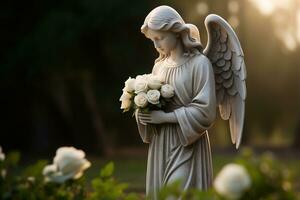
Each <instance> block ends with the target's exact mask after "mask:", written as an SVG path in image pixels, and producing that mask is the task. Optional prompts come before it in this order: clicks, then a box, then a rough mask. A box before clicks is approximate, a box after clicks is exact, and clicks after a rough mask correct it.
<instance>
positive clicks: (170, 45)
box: [147, 29, 178, 54]
mask: <svg viewBox="0 0 300 200" xmlns="http://www.w3.org/2000/svg"><path fill="white" fill-rule="evenodd" d="M147 37H148V38H149V39H151V40H152V42H153V43H154V47H155V49H156V50H157V51H158V52H159V53H162V54H170V53H171V51H173V50H174V49H175V48H176V47H177V44H178V37H176V34H175V33H173V32H170V31H156V30H152V29H148V30H147Z"/></svg>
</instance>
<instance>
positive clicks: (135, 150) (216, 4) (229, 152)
mask: <svg viewBox="0 0 300 200" xmlns="http://www.w3.org/2000/svg"><path fill="white" fill-rule="evenodd" d="M162 4H164V5H169V6H172V7H174V8H175V9H176V10H177V11H178V12H179V13H180V14H181V15H182V17H183V18H184V19H185V21H186V22H188V23H193V24H195V25H197V26H198V28H199V29H200V33H201V39H202V42H203V43H204V44H206V39H207V36H206V34H207V33H206V30H205V27H204V19H205V17H206V15H207V14H209V13H216V14H219V15H221V16H222V17H223V18H225V19H227V20H228V21H229V23H231V25H232V26H233V27H234V29H235V30H236V32H237V35H238V37H239V39H240V41H241V45H242V47H243V50H244V54H245V62H246V67H247V75H248V77H247V82H246V83H247V93H248V94H247V95H248V96H247V99H246V116H245V126H244V136H243V141H242V145H241V146H242V147H243V146H247V147H250V148H252V149H253V150H254V151H255V152H256V153H257V154H260V153H261V152H264V151H271V152H273V153H274V154H275V155H276V156H278V159H279V160H280V162H282V164H284V165H285V166H286V167H289V168H291V169H292V170H293V171H294V172H295V178H296V180H297V181H296V184H295V187H296V188H298V190H300V173H299V170H297V169H298V168H299V167H300V160H299V159H298V158H299V156H300V92H299V91H300V90H299V88H300V81H299V78H300V67H299V63H300V58H299V53H300V1H299V0H286V1H284V2H283V1H280V0H261V1H259V0H239V1H238V0H201V1H200V0H197V1H196V0H190V1H182V0H174V1H167V0H162V1H152V0H143V1H138V0H132V1H124V0H111V1H99V0H85V1H80V0H72V1H71V0H62V1H55V0H51V1H50V0H44V1H33V0H28V1H16V0H11V1H5V2H1V6H0V9H1V11H0V16H1V23H2V29H1V33H0V34H1V37H0V40H1V44H2V48H1V53H0V56H1V59H0V92H1V98H0V111H1V112H0V115H1V121H0V145H1V146H2V148H3V151H5V152H9V151H11V150H18V151H20V152H21V154H22V160H21V165H22V166H23V165H24V166H25V165H27V164H29V163H31V162H33V161H34V160H36V159H40V158H46V159H49V160H50V159H52V157H53V156H54V155H55V150H56V149H57V148H58V147H61V146H75V147H76V148H79V149H83V150H84V151H85V152H86V154H87V157H88V158H89V160H91V162H92V167H91V168H90V169H89V170H88V171H87V177H88V178H89V177H93V176H94V175H95V174H96V173H98V171H99V168H100V166H103V164H104V163H106V162H107V161H109V160H113V161H115V166H116V177H117V178H119V179H120V180H122V181H126V182H129V183H130V184H131V189H132V190H134V191H144V187H145V172H146V158H147V145H146V144H143V143H142V141H141V139H140V137H139V135H138V132H137V127H136V124H135V120H134V118H132V116H131V113H130V114H127V113H126V114H122V111H121V110H120V102H119V97H120V95H121V94H122V88H123V85H124V81H125V80H126V79H127V78H128V77H129V76H132V77H134V76H136V75H138V74H144V73H149V72H150V71H151V69H152V66H153V62H154V59H155V58H156V57H157V53H156V52H155V50H154V48H153V44H152V42H151V41H149V40H148V39H146V38H145V37H144V35H143V34H141V33H140V27H141V25H142V23H143V20H144V18H145V16H146V15H147V14H148V13H149V12H150V10H152V9H153V8H154V7H156V6H158V5H162ZM210 138H211V142H212V151H213V158H214V168H215V172H217V171H218V170H219V169H220V167H221V166H222V165H224V164H225V163H227V162H231V161H232V160H233V159H234V157H235V156H236V155H237V153H236V150H235V149H234V146H233V145H232V144H230V137H229V128H228V123H227V122H223V121H221V120H218V121H217V122H216V124H215V125H214V127H213V128H212V130H211V131H210Z"/></svg>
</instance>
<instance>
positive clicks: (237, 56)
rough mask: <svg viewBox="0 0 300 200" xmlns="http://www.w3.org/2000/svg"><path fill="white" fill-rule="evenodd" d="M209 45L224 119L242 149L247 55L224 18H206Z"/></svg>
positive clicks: (206, 53) (208, 48)
mask: <svg viewBox="0 0 300 200" xmlns="http://www.w3.org/2000/svg"><path fill="white" fill-rule="evenodd" d="M205 26H206V29H207V32H208V43H207V46H206V48H205V49H204V51H203V53H204V55H206V56H207V57H208V58H209V60H210V61H211V63H212V65H213V69H214V73H215V81H216V95H217V102H218V106H219V110H220V114H221V117H222V119H224V120H228V119H229V125H230V133H231V140H232V142H233V143H234V144H236V148H238V147H239V145H240V143H241V138H242V131H243V125H244V113H245V99H246V83H245V79H246V66H245V62H244V53H243V50H242V47H241V45H240V42H239V39H238V38H237V36H236V34H235V32H234V30H233V29H232V28H231V26H230V25H229V24H228V23H227V22H226V21H225V20H224V19H223V18H221V17H220V16H218V15H214V14H210V15H208V16H207V17H206V19H205Z"/></svg>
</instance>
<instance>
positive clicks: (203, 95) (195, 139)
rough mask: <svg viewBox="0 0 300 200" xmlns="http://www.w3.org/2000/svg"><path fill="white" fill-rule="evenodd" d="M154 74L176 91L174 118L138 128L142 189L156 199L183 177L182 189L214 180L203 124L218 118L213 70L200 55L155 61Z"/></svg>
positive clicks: (170, 105)
mask: <svg viewBox="0 0 300 200" xmlns="http://www.w3.org/2000/svg"><path fill="white" fill-rule="evenodd" d="M152 74H154V75H158V76H159V77H160V78H161V80H163V81H164V82H165V83H168V84H170V85H172V86H173V87H174V89H175V96H174V97H173V98H172V100H171V102H168V104H167V108H166V112H174V113H175V115H176V118H177V121H178V123H172V124H171V123H164V124H148V125H146V126H145V125H142V124H141V123H139V122H138V120H137V125H138V130H139V133H140V136H141V138H142V140H143V142H144V143H149V151H148V161H147V176H146V194H147V195H149V196H151V199H157V195H158V192H159V189H160V188H161V187H162V186H164V185H166V184H169V183H172V182H173V181H175V180H178V179H179V180H181V182H182V187H183V189H187V188H191V187H193V188H198V189H201V190H206V189H207V188H208V187H210V186H211V184H212V180H213V177H212V176H213V174H212V173H213V171H212V160H211V150H210V143H209V137H208V132H207V129H209V128H210V127H211V125H212V123H213V122H214V120H215V117H216V95H215V80H214V73H213V69H212V66H211V63H210V61H209V60H208V58H207V57H206V56H204V55H202V54H200V55H195V56H193V57H190V58H188V59H187V61H186V62H184V63H183V64H182V65H179V66H170V65H168V64H166V62H165V61H164V60H161V61H159V62H157V63H156V64H155V65H154V67H153V70H152Z"/></svg>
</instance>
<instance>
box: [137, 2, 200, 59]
mask: <svg viewBox="0 0 300 200" xmlns="http://www.w3.org/2000/svg"><path fill="white" fill-rule="evenodd" d="M141 31H142V33H144V34H145V36H146V37H147V38H150V39H151V40H152V41H153V42H154V46H155V48H156V49H157V51H158V52H159V54H160V57H159V58H158V60H160V59H162V58H164V57H166V56H167V55H168V53H169V50H170V48H172V47H173V46H174V45H176V42H180V43H181V44H182V47H183V48H184V52H185V53H186V55H191V54H195V53H199V52H202V50H203V48H202V45H201V42H200V35H199V30H198V28H197V27H196V26H195V25H192V24H186V23H185V22H184V20H183V19H182V17H181V16H180V15H179V14H178V12H177V11H176V10H174V9H173V8H171V7H169V6H159V7H156V8H155V9H153V10H152V11H151V12H150V13H149V14H148V15H147V17H146V19H145V21H144V24H143V25H142V27H141ZM159 36H162V37H164V36H165V37H167V38H168V41H164V43H168V45H167V46H165V47H166V48H161V47H160V46H159V42H157V43H156V41H155V40H154V39H155V38H157V39H158V40H159V39H161V38H160V37H159ZM174 39H176V42H175V41H174Z"/></svg>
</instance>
